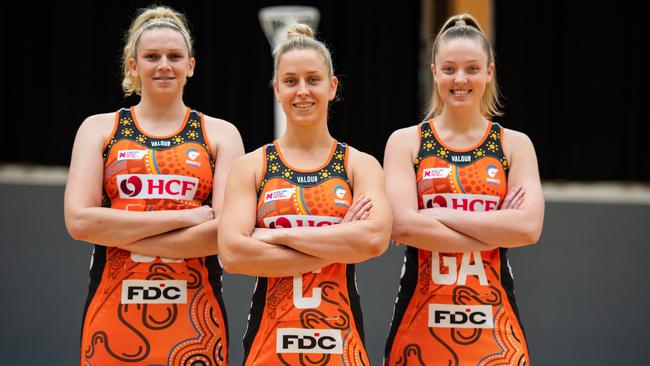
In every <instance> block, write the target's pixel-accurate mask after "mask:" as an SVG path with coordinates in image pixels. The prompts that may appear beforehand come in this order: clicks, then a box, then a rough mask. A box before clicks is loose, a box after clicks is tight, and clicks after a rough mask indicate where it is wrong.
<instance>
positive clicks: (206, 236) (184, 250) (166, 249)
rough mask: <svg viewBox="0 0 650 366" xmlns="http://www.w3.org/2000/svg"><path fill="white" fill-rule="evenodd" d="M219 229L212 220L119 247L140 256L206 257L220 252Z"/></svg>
mask: <svg viewBox="0 0 650 366" xmlns="http://www.w3.org/2000/svg"><path fill="white" fill-rule="evenodd" d="M217 228H218V225H217V222H216V220H212V221H208V222H205V223H203V224H200V225H196V226H192V227H189V228H184V229H178V230H174V231H170V232H167V233H163V234H159V235H155V236H151V237H148V238H144V239H141V240H138V241H135V242H133V243H128V244H125V245H119V247H120V248H122V249H126V250H129V251H131V252H135V253H139V254H146V255H150V256H157V257H165V258H199V257H206V256H209V255H215V254H217V253H218V251H219V247H218V244H217Z"/></svg>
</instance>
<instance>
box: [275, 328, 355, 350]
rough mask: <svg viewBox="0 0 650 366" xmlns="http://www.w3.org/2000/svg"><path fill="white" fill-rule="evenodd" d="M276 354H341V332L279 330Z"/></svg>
mask: <svg viewBox="0 0 650 366" xmlns="http://www.w3.org/2000/svg"><path fill="white" fill-rule="evenodd" d="M276 352H277V353H330V354H342V353H343V341H342V338H341V331H340V330H338V329H303V328H279V329H278V330H277V341H276Z"/></svg>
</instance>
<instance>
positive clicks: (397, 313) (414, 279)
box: [384, 247, 419, 359]
mask: <svg viewBox="0 0 650 366" xmlns="http://www.w3.org/2000/svg"><path fill="white" fill-rule="evenodd" d="M404 258H405V264H404V265H405V266H406V268H405V270H404V275H403V276H402V278H401V279H400V281H399V293H398V294H397V302H396V303H395V308H394V310H393V320H392V321H391V324H390V331H389V332H388V340H387V341H386V349H385V350H384V357H385V359H388V358H389V356H390V350H391V348H393V342H394V341H395V335H397V330H398V329H399V326H400V324H401V323H402V319H403V318H404V313H406V309H407V308H408V306H409V303H410V302H411V298H412V297H413V293H414V292H415V288H416V286H417V283H418V265H419V264H418V249H417V248H414V247H407V249H406V251H405V253H404Z"/></svg>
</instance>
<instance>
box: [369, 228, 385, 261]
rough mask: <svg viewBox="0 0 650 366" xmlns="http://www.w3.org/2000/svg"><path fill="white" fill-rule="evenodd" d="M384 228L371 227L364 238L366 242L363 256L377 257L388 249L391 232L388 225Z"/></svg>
mask: <svg viewBox="0 0 650 366" xmlns="http://www.w3.org/2000/svg"><path fill="white" fill-rule="evenodd" d="M386 227H387V228H388V229H387V228H386ZM386 227H371V228H370V230H369V233H368V235H367V236H366V238H367V240H366V241H365V245H364V248H365V254H366V255H367V256H368V258H373V257H378V256H380V255H382V254H384V252H386V249H388V244H389V243H390V237H391V231H390V225H387V226H386Z"/></svg>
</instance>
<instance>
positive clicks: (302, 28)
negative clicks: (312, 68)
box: [273, 23, 334, 80]
mask: <svg viewBox="0 0 650 366" xmlns="http://www.w3.org/2000/svg"><path fill="white" fill-rule="evenodd" d="M303 49H312V50H315V51H316V52H318V53H319V54H320V55H321V57H323V61H324V62H325V65H326V66H327V67H328V76H329V78H330V79H331V78H332V77H333V76H334V67H333V66H332V56H331V55H330V51H329V50H328V49H327V47H326V46H325V44H323V42H321V41H318V40H316V39H315V38H314V31H313V30H312V29H311V27H310V26H308V25H307V24H302V23H296V24H294V25H293V26H292V27H291V28H289V30H288V31H287V39H286V40H285V41H284V42H282V43H280V44H279V45H278V46H277V47H275V49H274V50H273V80H277V76H278V65H279V64H280V58H282V55H284V54H285V53H287V52H289V51H293V50H303Z"/></svg>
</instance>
